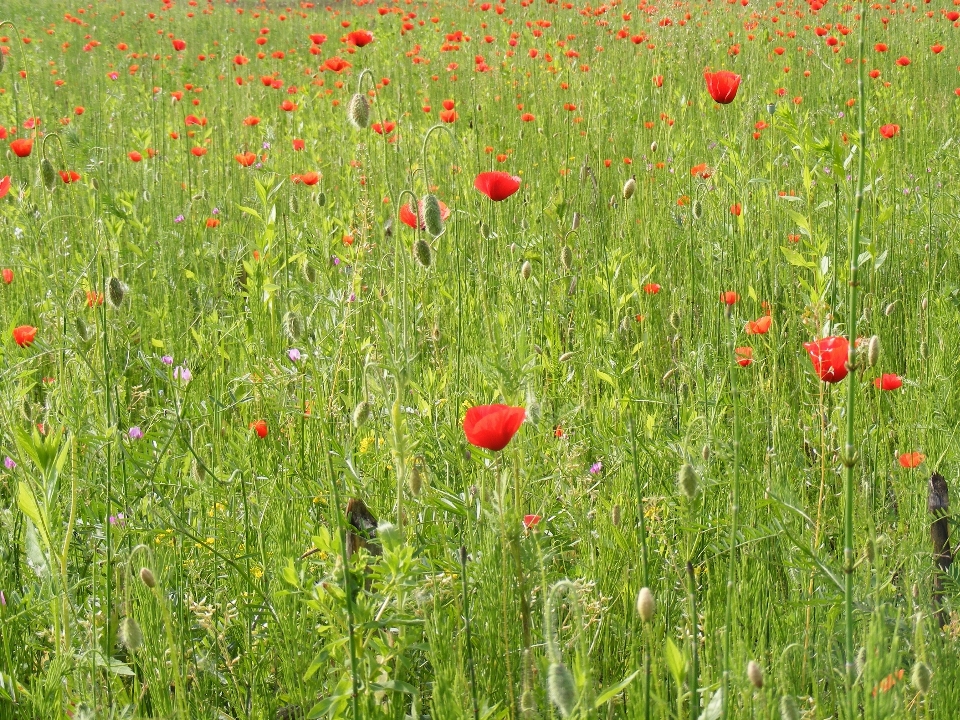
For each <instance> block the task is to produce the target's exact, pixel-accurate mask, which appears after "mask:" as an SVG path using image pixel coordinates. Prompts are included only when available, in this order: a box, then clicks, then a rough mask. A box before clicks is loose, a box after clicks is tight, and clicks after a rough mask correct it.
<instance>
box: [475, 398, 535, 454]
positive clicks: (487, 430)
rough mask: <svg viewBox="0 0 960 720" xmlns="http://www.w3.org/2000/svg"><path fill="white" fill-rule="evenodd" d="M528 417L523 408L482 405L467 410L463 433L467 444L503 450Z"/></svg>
mask: <svg viewBox="0 0 960 720" xmlns="http://www.w3.org/2000/svg"><path fill="white" fill-rule="evenodd" d="M525 417H526V410H524V409H523V408H522V407H511V406H509V405H499V404H498V405H480V406H477V407H472V408H470V409H469V410H467V414H466V417H464V419H463V433H464V435H466V438H467V442H469V443H470V444H471V445H476V446H477V447H481V448H485V449H487V450H494V451H498V450H503V449H504V448H505V447H506V446H507V444H508V443H509V442H510V440H511V439H512V438H513V436H514V435H515V434H516V432H517V430H519V429H520V425H521V424H523V420H524V418H525Z"/></svg>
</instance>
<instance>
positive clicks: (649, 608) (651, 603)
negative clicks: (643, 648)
mask: <svg viewBox="0 0 960 720" xmlns="http://www.w3.org/2000/svg"><path fill="white" fill-rule="evenodd" d="M656 611H657V602H656V600H654V599H653V593H652V592H650V588H648V587H642V588H640V592H639V593H638V594H637V615H639V616H640V619H641V620H643V622H645V623H648V622H650V621H651V620H653V614H654V613H655V612H656Z"/></svg>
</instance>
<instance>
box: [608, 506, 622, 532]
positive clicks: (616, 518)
mask: <svg viewBox="0 0 960 720" xmlns="http://www.w3.org/2000/svg"><path fill="white" fill-rule="evenodd" d="M621 512H622V511H621V508H620V503H617V504H615V505H614V506H613V507H612V508H610V524H611V525H613V526H614V527H620V514H621Z"/></svg>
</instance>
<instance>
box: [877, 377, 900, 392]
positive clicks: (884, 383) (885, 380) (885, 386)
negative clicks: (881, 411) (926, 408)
mask: <svg viewBox="0 0 960 720" xmlns="http://www.w3.org/2000/svg"><path fill="white" fill-rule="evenodd" d="M873 385H874V387H876V388H877V389H878V390H896V389H898V388H899V387H900V386H902V385H903V379H902V378H901V377H900V376H899V375H897V374H896V373H884V374H883V375H881V376H880V377H878V378H877V379H876V380H874V381H873Z"/></svg>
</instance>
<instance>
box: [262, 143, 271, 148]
mask: <svg viewBox="0 0 960 720" xmlns="http://www.w3.org/2000/svg"><path fill="white" fill-rule="evenodd" d="M263 149H264V150H269V149H270V143H268V142H264V143H263Z"/></svg>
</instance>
